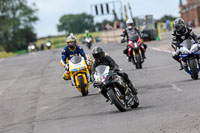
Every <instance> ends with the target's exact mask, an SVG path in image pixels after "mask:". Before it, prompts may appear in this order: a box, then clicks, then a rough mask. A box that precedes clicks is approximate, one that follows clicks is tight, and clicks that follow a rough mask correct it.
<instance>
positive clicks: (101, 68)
mask: <svg viewBox="0 0 200 133" xmlns="http://www.w3.org/2000/svg"><path fill="white" fill-rule="evenodd" d="M106 68H107V66H106V65H100V66H98V67H96V68H95V70H96V75H98V76H101V75H103V74H104V72H105V71H106Z"/></svg>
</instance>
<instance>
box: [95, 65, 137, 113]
mask: <svg viewBox="0 0 200 133" xmlns="http://www.w3.org/2000/svg"><path fill="white" fill-rule="evenodd" d="M95 70H96V72H95V74H94V78H95V81H94V87H97V88H99V91H100V93H101V94H102V95H103V96H104V97H105V98H106V99H107V100H106V101H110V102H111V104H114V105H115V106H116V107H117V108H118V109H119V111H121V112H125V111H126V110H127V109H129V108H137V107H138V106H139V99H138V97H137V95H135V94H134V93H133V92H134V91H133V90H132V89H131V88H129V87H128V85H127V83H126V82H125V80H124V79H123V78H122V77H121V76H119V75H118V74H117V73H116V72H114V71H112V70H110V67H109V66H105V65H100V66H98V67H96V69H95Z"/></svg>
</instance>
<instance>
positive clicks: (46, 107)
mask: <svg viewBox="0 0 200 133" xmlns="http://www.w3.org/2000/svg"><path fill="white" fill-rule="evenodd" d="M48 108H49V107H42V108H40V109H42V110H43V109H48Z"/></svg>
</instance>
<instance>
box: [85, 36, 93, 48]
mask: <svg viewBox="0 0 200 133" xmlns="http://www.w3.org/2000/svg"><path fill="white" fill-rule="evenodd" d="M85 42H86V44H87V47H88V48H89V49H91V46H92V38H91V37H87V38H85Z"/></svg>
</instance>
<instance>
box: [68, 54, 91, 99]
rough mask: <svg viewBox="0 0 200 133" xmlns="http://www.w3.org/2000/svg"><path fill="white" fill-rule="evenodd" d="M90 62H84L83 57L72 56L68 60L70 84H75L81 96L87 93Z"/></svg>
mask: <svg viewBox="0 0 200 133" xmlns="http://www.w3.org/2000/svg"><path fill="white" fill-rule="evenodd" d="M91 65H92V63H91V64H88V65H87V64H86V62H85V60H84V58H83V57H80V56H74V57H72V58H71V59H70V60H69V74H70V77H71V82H72V86H75V87H76V88H77V90H78V91H79V92H81V93H82V96H87V95H88V88H89V85H90V83H89V81H90V72H89V71H90V70H91Z"/></svg>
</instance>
